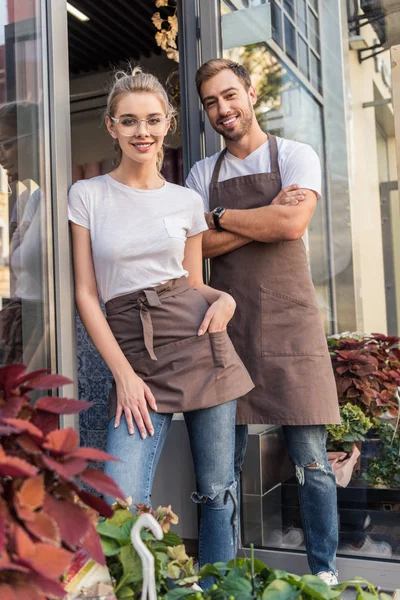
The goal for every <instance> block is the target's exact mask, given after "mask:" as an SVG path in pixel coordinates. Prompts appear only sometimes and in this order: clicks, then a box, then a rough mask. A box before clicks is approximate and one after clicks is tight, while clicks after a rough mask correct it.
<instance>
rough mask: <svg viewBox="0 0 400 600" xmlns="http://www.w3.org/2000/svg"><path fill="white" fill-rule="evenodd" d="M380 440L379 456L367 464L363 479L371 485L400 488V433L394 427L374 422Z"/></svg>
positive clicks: (382, 422) (387, 423)
mask: <svg viewBox="0 0 400 600" xmlns="http://www.w3.org/2000/svg"><path fill="white" fill-rule="evenodd" d="M375 426H376V434H377V437H379V438H380V440H381V447H380V451H379V454H378V455H377V456H376V457H375V458H373V459H371V460H370V461H369V462H368V467H367V471H366V472H365V473H363V478H364V479H365V480H366V481H368V483H370V484H372V485H381V486H385V487H391V486H395V487H400V431H399V429H398V427H397V426H396V425H394V424H393V423H389V422H386V421H378V420H375Z"/></svg>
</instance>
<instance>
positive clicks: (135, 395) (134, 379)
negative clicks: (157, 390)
mask: <svg viewBox="0 0 400 600" xmlns="http://www.w3.org/2000/svg"><path fill="white" fill-rule="evenodd" d="M115 383H116V388H117V411H116V415H115V424H114V427H119V424H120V422H121V417H122V415H125V421H126V426H127V427H128V431H129V433H130V434H133V433H135V427H134V422H135V423H136V427H137V428H138V430H139V433H140V435H141V437H142V438H143V439H145V438H146V437H147V431H148V432H149V434H150V435H154V429H153V424H152V422H151V418H150V415H149V411H148V407H147V405H148V406H150V408H151V409H152V410H154V411H157V404H156V399H155V398H154V396H153V394H152V393H151V390H150V388H149V386H148V385H147V384H146V383H145V382H144V381H143V379H141V378H140V377H138V376H137V375H136V373H135V372H134V371H133V370H132V371H131V372H130V373H128V374H125V375H123V376H121V377H120V378H118V379H116V380H115Z"/></svg>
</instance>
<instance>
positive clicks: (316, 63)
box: [310, 52, 322, 92]
mask: <svg viewBox="0 0 400 600" xmlns="http://www.w3.org/2000/svg"><path fill="white" fill-rule="evenodd" d="M310 57H311V83H312V85H313V86H314V87H315V89H316V90H318V91H319V92H322V81H321V61H320V60H319V58H317V56H315V54H314V52H310Z"/></svg>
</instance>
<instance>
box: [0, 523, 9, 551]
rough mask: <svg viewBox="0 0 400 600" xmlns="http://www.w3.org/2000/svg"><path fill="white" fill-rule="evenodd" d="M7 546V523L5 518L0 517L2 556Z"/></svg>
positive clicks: (0, 547) (0, 549)
mask: <svg viewBox="0 0 400 600" xmlns="http://www.w3.org/2000/svg"><path fill="white" fill-rule="evenodd" d="M6 544H7V521H6V520H5V518H4V517H3V516H0V554H2V553H3V552H4V551H5V549H6Z"/></svg>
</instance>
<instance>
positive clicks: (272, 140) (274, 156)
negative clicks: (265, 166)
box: [268, 133, 279, 173]
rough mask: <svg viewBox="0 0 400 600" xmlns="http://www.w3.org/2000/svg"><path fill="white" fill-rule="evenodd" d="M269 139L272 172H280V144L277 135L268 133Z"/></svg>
mask: <svg viewBox="0 0 400 600" xmlns="http://www.w3.org/2000/svg"><path fill="white" fill-rule="evenodd" d="M268 139H269V153H270V160H271V173H279V165H278V144H277V141H276V137H275V136H274V135H272V133H269V134H268Z"/></svg>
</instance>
